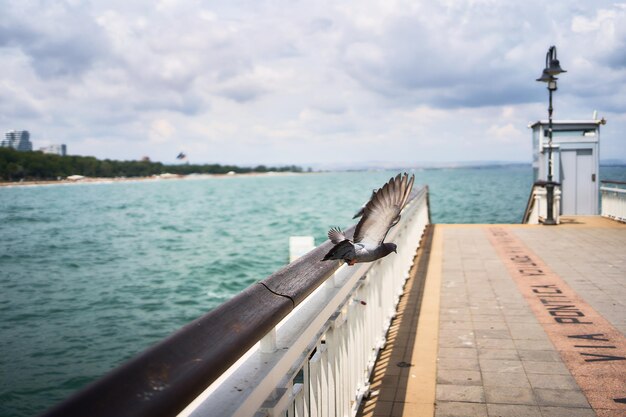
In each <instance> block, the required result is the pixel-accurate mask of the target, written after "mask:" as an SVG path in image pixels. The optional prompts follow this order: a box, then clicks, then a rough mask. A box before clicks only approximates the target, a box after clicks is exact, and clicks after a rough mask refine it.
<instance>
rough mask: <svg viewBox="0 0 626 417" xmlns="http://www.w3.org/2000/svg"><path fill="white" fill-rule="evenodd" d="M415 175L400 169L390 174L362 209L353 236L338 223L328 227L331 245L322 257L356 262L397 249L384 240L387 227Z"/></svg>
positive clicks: (396, 219)
mask: <svg viewBox="0 0 626 417" xmlns="http://www.w3.org/2000/svg"><path fill="white" fill-rule="evenodd" d="M414 181H415V176H414V175H411V178H409V175H408V174H407V173H404V175H400V174H398V175H397V176H396V177H395V178H391V179H390V180H389V182H387V183H386V184H385V185H383V186H382V187H381V188H379V189H378V190H376V191H375V192H374V193H373V194H372V197H371V198H370V201H368V202H367V204H366V205H365V208H364V209H363V215H362V217H361V220H359V223H358V224H357V225H356V229H355V231H354V237H353V240H350V239H348V238H346V236H345V235H344V233H343V232H342V231H341V229H339V228H338V227H333V228H331V229H330V230H329V231H328V239H330V241H331V242H332V243H333V244H334V245H335V246H333V248H332V249H331V250H330V251H329V252H328V253H327V254H326V256H324V259H322V260H323V261H329V260H335V259H340V260H343V261H345V262H346V263H347V264H348V265H350V266H352V265H354V264H355V263H357V262H372V261H375V260H377V259H380V258H383V257H385V256H387V255H389V254H390V253H391V252H395V253H397V247H396V244H395V243H384V240H385V237H386V236H387V233H389V229H391V228H392V227H393V226H395V225H396V224H397V223H398V222H399V221H400V212H401V211H402V209H403V208H404V205H405V204H406V202H407V200H408V199H409V194H411V190H412V188H413V182H414Z"/></svg>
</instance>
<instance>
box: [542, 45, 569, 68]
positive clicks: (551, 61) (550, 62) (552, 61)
mask: <svg viewBox="0 0 626 417" xmlns="http://www.w3.org/2000/svg"><path fill="white" fill-rule="evenodd" d="M544 71H545V72H547V73H548V74H550V75H559V74H561V73H563V72H567V71H565V70H564V69H563V68H561V63H560V62H559V60H558V59H557V57H556V46H551V47H550V49H548V53H547V54H546V69H544Z"/></svg>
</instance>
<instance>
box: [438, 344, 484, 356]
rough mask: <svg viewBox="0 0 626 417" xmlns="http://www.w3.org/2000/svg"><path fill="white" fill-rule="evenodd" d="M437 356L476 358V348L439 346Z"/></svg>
mask: <svg viewBox="0 0 626 417" xmlns="http://www.w3.org/2000/svg"><path fill="white" fill-rule="evenodd" d="M438 356H439V357H440V358H456V359H463V358H475V359H477V358H478V350H476V349H473V348H450V347H440V348H439V353H438Z"/></svg>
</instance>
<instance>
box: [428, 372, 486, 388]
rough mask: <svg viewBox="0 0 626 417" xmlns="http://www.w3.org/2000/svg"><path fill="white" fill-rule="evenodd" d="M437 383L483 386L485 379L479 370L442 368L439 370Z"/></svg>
mask: <svg viewBox="0 0 626 417" xmlns="http://www.w3.org/2000/svg"><path fill="white" fill-rule="evenodd" d="M437 384H443V385H474V386H482V385H483V381H482V378H481V375H480V372H479V371H460V370H457V369H454V370H446V369H440V370H439V371H438V372H437Z"/></svg>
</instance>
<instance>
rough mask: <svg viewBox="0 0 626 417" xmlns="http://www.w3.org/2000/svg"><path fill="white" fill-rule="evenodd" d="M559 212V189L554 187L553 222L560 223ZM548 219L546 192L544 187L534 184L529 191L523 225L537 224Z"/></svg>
mask: <svg viewBox="0 0 626 417" xmlns="http://www.w3.org/2000/svg"><path fill="white" fill-rule="evenodd" d="M560 211H561V188H560V187H558V186H556V187H554V199H553V203H552V213H553V214H552V215H553V217H554V220H555V221H556V222H557V224H558V223H560V215H559V213H560ZM547 217H548V192H547V190H546V188H545V185H537V184H534V185H533V188H532V190H531V191H530V197H529V199H528V204H527V206H526V212H525V213H524V217H523V218H522V223H524V224H539V223H542V222H543V221H544V220H545V219H546V218H547Z"/></svg>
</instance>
